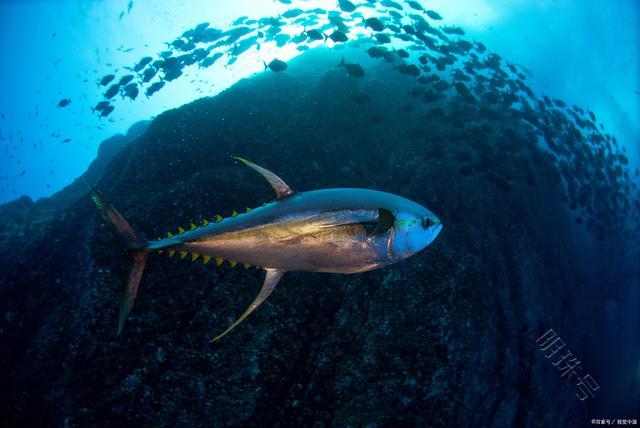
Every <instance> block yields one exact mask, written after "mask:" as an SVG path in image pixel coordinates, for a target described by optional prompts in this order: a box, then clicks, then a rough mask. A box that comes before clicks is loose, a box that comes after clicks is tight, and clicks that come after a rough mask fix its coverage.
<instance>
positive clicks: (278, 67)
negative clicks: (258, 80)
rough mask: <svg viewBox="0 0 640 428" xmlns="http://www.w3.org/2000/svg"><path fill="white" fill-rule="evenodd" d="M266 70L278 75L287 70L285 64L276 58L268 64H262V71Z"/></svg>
mask: <svg viewBox="0 0 640 428" xmlns="http://www.w3.org/2000/svg"><path fill="white" fill-rule="evenodd" d="M267 68H268V69H269V70H271V71H274V72H276V73H279V72H281V71H285V70H286V69H287V63H286V62H284V61H282V60H279V59H277V58H276V59H274V60H272V61H271V62H270V63H268V64H267V63H266V62H264V69H265V70H266V69H267Z"/></svg>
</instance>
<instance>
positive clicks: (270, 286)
mask: <svg viewBox="0 0 640 428" xmlns="http://www.w3.org/2000/svg"><path fill="white" fill-rule="evenodd" d="M265 270H266V271H267V275H266V276H265V278H264V284H262V288H261V289H260V293H258V296H257V297H256V298H255V299H254V300H253V302H252V303H251V304H250V305H249V307H248V308H247V309H246V310H245V311H244V313H243V314H242V315H241V316H240V318H238V319H237V320H236V321H235V322H234V323H233V324H231V326H229V328H227V329H226V330H225V331H223V332H222V333H220V334H219V335H217V336H216V337H214V338H213V339H211V341H212V342H215V341H216V340H219V339H221V338H222V337H223V336H225V335H226V334H227V333H229V332H230V331H231V330H233V329H234V328H235V327H236V326H237V325H238V324H240V323H241V322H242V321H244V319H245V318H246V317H248V316H249V314H250V313H251V312H253V311H255V310H256V309H257V308H258V306H260V305H261V304H262V303H263V302H264V301H265V300H267V297H269V295H270V294H271V292H272V291H273V290H274V289H275V288H276V285H278V281H280V278H282V276H283V275H284V273H285V271H283V270H279V269H265Z"/></svg>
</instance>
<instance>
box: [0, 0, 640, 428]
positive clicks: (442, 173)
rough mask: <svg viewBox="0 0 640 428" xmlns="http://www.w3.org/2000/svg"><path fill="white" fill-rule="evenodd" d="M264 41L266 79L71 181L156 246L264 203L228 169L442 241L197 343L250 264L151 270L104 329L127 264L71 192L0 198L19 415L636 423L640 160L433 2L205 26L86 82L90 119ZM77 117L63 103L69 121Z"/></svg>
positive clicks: (155, 263) (246, 294) (240, 294)
mask: <svg viewBox="0 0 640 428" xmlns="http://www.w3.org/2000/svg"><path fill="white" fill-rule="evenodd" d="M282 3H285V2H282ZM277 48H284V49H287V48H288V49H290V50H291V49H293V50H294V51H296V52H299V53H300V54H299V55H297V56H296V57H294V58H292V59H289V57H290V56H291V55H288V57H287V58H285V57H282V58H279V57H278V52H280V51H278V50H277ZM256 50H267V52H270V53H272V54H270V55H271V56H270V57H269V58H264V63H263V68H264V71H263V72H260V73H258V74H256V75H255V76H252V77H250V78H248V79H244V80H241V81H240V82H238V83H236V84H235V85H233V86H232V87H230V88H229V89H227V90H226V91H224V92H222V93H220V94H218V95H217V96H215V97H208V98H202V99H199V100H196V101H193V102H192V103H190V104H187V105H185V106H182V107H180V108H177V109H174V110H170V111H166V112H164V113H162V114H160V115H159V116H158V117H156V118H155V119H154V120H153V121H152V122H151V123H150V124H149V125H148V126H147V124H141V125H139V126H138V127H137V128H136V129H132V130H131V132H130V134H129V135H127V136H125V137H118V138H116V139H112V140H107V141H105V142H104V143H103V149H102V150H101V151H100V153H99V155H98V158H97V159H96V161H95V162H94V164H93V165H92V166H91V167H90V168H89V170H87V172H86V173H85V174H84V175H83V178H84V179H86V180H87V181H88V182H90V183H91V184H97V186H98V187H99V188H100V189H101V190H103V191H104V193H105V194H108V195H109V196H110V198H111V199H112V202H113V203H114V205H115V206H117V207H118V208H119V209H120V210H121V212H122V213H123V214H125V216H126V217H127V218H128V219H129V220H130V221H131V222H132V223H133V224H134V225H135V227H136V229H137V230H140V231H143V232H145V233H146V234H147V235H148V237H149V238H154V237H155V236H159V235H160V234H164V233H165V232H166V231H167V230H171V231H173V232H174V233H176V232H177V231H178V227H179V226H185V225H189V224H191V223H197V224H201V223H202V221H205V220H206V221H208V220H211V219H212V218H215V216H216V214H221V215H222V216H228V215H230V213H231V212H232V210H239V209H243V208H244V207H254V206H258V205H260V204H261V203H263V202H268V201H269V200H270V197H271V194H270V193H269V189H268V188H267V187H266V186H265V185H264V183H262V182H261V181H260V180H259V179H257V178H256V177H254V176H253V175H250V174H251V173H250V172H247V171H245V170H244V169H241V168H240V167H238V166H237V165H236V164H234V162H232V159H231V158H230V157H229V155H243V156H246V157H248V158H250V159H252V160H255V161H256V162H258V163H260V164H263V165H264V166H267V167H269V168H270V169H272V170H274V171H275V172H277V173H278V175H280V176H281V177H283V178H284V179H285V180H286V181H287V182H288V183H289V184H290V185H291V186H292V187H293V188H295V189H299V190H312V189H315V188H323V187H367V188H375V189H379V190H386V191H389V192H393V193H397V194H400V195H403V196H406V197H408V198H411V199H413V200H416V201H418V202H420V203H424V204H426V205H427V206H429V207H433V208H434V209H435V210H437V212H438V214H439V216H440V217H441V218H442V219H443V222H444V223H445V224H446V225H447V227H446V229H445V230H444V231H443V233H442V236H441V237H440V238H439V239H438V241H436V242H435V243H434V244H433V246H432V250H431V251H429V252H427V253H425V254H422V255H421V256H419V257H416V258H415V259H412V260H409V261H406V262H403V263H401V264H399V265H397V266H395V267H392V268H389V269H384V270H380V271H376V272H370V273H365V274H361V275H357V276H348V277H347V276H326V275H320V274H308V273H300V274H295V273H294V274H291V275H289V276H288V277H287V278H286V279H285V280H283V283H282V285H281V286H280V287H279V289H278V290H277V292H275V293H274V296H273V297H272V298H271V300H270V303H269V304H266V305H265V308H264V309H262V311H260V312H259V313H257V314H255V315H254V316H253V319H252V322H246V323H245V325H243V328H242V329H238V330H237V332H236V334H235V335H234V336H233V337H231V336H230V337H229V340H228V341H226V342H224V344H223V345H216V346H211V345H209V344H208V342H207V339H208V338H210V336H211V334H212V333H215V332H218V331H219V330H220V327H223V326H225V325H226V324H228V323H229V321H232V320H233V318H234V317H235V316H236V315H237V314H238V313H239V312H240V311H241V310H242V309H244V307H245V306H246V303H247V302H248V301H249V300H250V299H251V298H252V297H253V296H254V295H255V291H254V289H255V288H257V287H259V285H260V282H261V280H262V275H261V274H260V273H259V272H257V271H256V270H249V271H247V272H240V271H238V270H237V268H236V269H231V268H230V267H229V266H228V265H223V266H221V267H219V268H211V267H210V266H201V265H200V264H192V263H190V262H188V261H183V260H179V259H177V258H172V259H170V260H169V261H167V259H166V258H164V257H166V256H156V257H155V258H151V259H150V260H149V266H148V268H147V272H146V273H145V277H144V279H143V282H142V285H141V292H142V293H144V298H143V299H141V301H140V302H139V303H138V304H137V307H136V310H135V311H134V312H133V313H132V316H131V318H130V320H129V326H128V328H127V330H126V331H125V334H124V335H123V336H121V337H117V338H116V337H114V335H113V331H114V320H115V319H116V312H117V309H116V304H115V302H116V300H117V297H116V296H117V294H118V288H119V275H120V264H119V262H118V259H117V255H115V254H114V250H113V249H112V248H111V245H110V242H109V240H108V239H107V238H106V237H105V236H104V235H105V234H104V226H103V225H102V224H101V222H100V220H99V218H98V217H97V215H96V213H95V210H94V208H93V207H91V205H90V201H89V199H88V197H87V196H86V190H85V188H84V186H83V185H82V184H81V182H80V180H76V182H74V183H73V184H71V185H70V186H68V187H67V188H65V189H64V190H63V191H61V192H59V193H57V194H56V195H54V196H53V197H51V198H48V199H42V200H39V201H36V202H32V201H31V200H30V199H28V198H21V199H19V200H17V201H14V202H12V203H9V204H6V205H4V206H2V207H0V217H1V218H2V221H0V284H2V286H1V287H0V309H2V313H3V314H4V316H3V318H2V321H0V327H1V329H2V330H1V331H2V333H1V334H2V336H1V337H2V349H1V350H0V362H1V363H2V364H1V365H2V369H0V381H1V382H0V383H2V385H4V386H3V388H2V390H0V394H1V395H0V398H1V399H2V405H1V406H2V407H1V408H2V415H3V417H4V419H5V420H7V421H8V422H9V424H14V425H18V424H25V423H30V424H33V423H36V424H37V423H44V421H54V423H55V424H66V425H71V426H82V425H87V424H88V425H95V424H103V423H105V422H109V423H122V424H125V425H138V424H152V425H165V426H169V425H170V426H173V425H186V424H189V425H198V426H209V425H215V426H217V425H229V424H231V425H238V424H239V425H245V424H246V425H252V424H253V425H269V424H275V423H276V422H278V423H280V424H282V425H316V426H324V425H328V426H333V425H336V426H345V425H346V426H349V425H360V424H362V425H372V426H376V425H409V426H424V425H433V426H445V425H446V426H451V425H453V426H477V425H493V426H504V425H516V426H528V425H533V426H550V425H552V426H582V425H584V424H585V423H586V421H589V420H591V418H594V417H603V416H605V415H607V417H633V416H636V417H637V416H638V414H637V411H638V406H637V403H639V402H640V376H638V375H637V373H636V372H637V367H638V364H639V363H640V343H638V337H639V336H638V334H637V333H638V329H637V327H638V317H637V309H638V300H637V298H638V291H637V287H638V282H637V281H638V271H637V268H638V262H637V259H638V255H639V247H638V235H639V234H640V218H639V214H640V197H639V195H638V169H637V168H635V167H634V166H632V165H631V163H630V162H629V159H628V157H627V154H626V151H625V147H624V145H622V144H620V143H619V142H618V141H617V140H616V138H615V137H614V136H612V135H610V134H608V133H606V132H605V131H604V129H603V127H602V125H601V124H600V123H599V122H598V120H597V118H596V117H595V115H594V113H592V112H591V111H589V110H588V109H586V108H584V107H580V106H576V105H568V104H566V103H565V102H564V101H562V100H561V99H557V98H555V97H554V96H553V94H538V93H536V92H535V91H533V90H532V89H531V88H530V87H529V86H528V85H527V83H526V82H527V75H528V71H527V70H526V69H524V68H523V67H522V66H519V65H515V64H513V63H511V62H509V60H508V59H505V58H502V57H500V56H499V55H497V54H496V53H494V52H491V50H490V48H489V47H488V46H485V45H484V44H483V43H482V42H481V41H479V40H472V39H470V38H468V37H466V36H465V31H464V29H463V28H461V27H458V26H456V25H455V23H453V22H447V20H446V16H443V14H442V15H441V14H440V13H439V12H438V11H436V10H431V9H430V8H429V7H428V3H427V2H416V1H407V2H405V1H397V2H396V1H391V0H382V1H366V2H350V1H347V0H340V1H338V2H337V3H336V6H335V7H334V8H330V9H325V8H312V9H311V8H306V7H305V2H300V3H293V4H291V5H290V6H288V7H287V8H285V9H284V10H283V12H282V13H281V14H280V15H278V16H269V17H255V18H253V17H247V16H243V17H239V18H237V19H235V20H234V21H233V22H232V23H230V25H229V26H225V27H221V28H214V27H212V26H210V25H209V24H208V23H206V22H203V23H200V24H197V25H194V26H193V27H192V28H190V29H189V30H187V31H185V32H184V33H182V34H180V35H176V37H174V38H171V39H169V40H167V43H166V49H164V50H162V51H159V52H147V53H145V54H144V55H142V56H141V57H140V58H139V59H138V60H137V61H136V62H135V63H132V64H129V65H128V66H125V67H118V68H117V70H116V69H115V68H114V70H113V71H112V72H110V73H108V74H106V75H104V76H101V77H100V78H99V79H98V82H97V84H98V85H99V86H100V87H101V88H102V90H103V94H102V97H101V98H100V99H97V100H94V102H92V103H91V110H92V112H93V114H94V115H95V116H97V117H102V118H108V117H109V116H110V115H112V114H114V112H117V111H118V109H119V108H121V107H122V105H123V103H124V102H129V101H131V102H138V101H139V100H141V99H142V97H154V96H157V95H158V94H159V93H161V92H162V91H166V90H168V89H169V88H170V87H171V85H174V84H176V83H177V82H179V81H180V80H181V79H184V78H185V76H187V75H188V71H189V70H190V69H194V68H208V67H214V66H220V64H222V65H224V66H226V67H228V70H233V67H234V64H235V63H236V62H237V61H239V60H240V59H241V58H242V57H243V55H247V53H248V52H251V51H256ZM74 104H76V101H75V100H72V99H70V98H67V97H63V98H61V99H60V100H59V102H58V108H60V109H65V108H69V107H71V106H73V105H74ZM634 297H635V298H634ZM601 302H605V304H604V305H603V304H601ZM634 314H636V315H634ZM550 329H555V331H558V332H561V334H562V337H563V338H564V341H565V342H566V343H567V348H566V349H567V350H568V349H569V348H571V350H572V352H573V353H574V354H575V356H576V357H577V358H580V359H581V361H582V371H581V372H579V373H577V374H576V375H575V376H574V377H573V378H570V379H567V378H566V377H565V376H561V374H560V371H559V370H558V368H557V365H554V364H553V363H552V361H551V360H550V359H549V358H546V355H545V353H544V352H541V351H540V348H539V346H538V345H539V343H538V342H537V341H536V339H538V338H539V337H541V336H543V335H544V334H545V332H547V331H548V330H550ZM612 331H615V332H616V333H615V334H610V332H612ZM592 333H595V334H594V335H593V336H592ZM605 345H609V346H610V347H611V349H614V350H615V351H616V352H615V353H613V354H611V353H610V354H608V353H606V352H605V351H603V348H606V346H605ZM620 354H624V356H620ZM588 374H591V375H593V378H595V379H597V381H598V383H599V390H594V391H593V392H594V395H595V396H594V397H591V401H588V402H586V403H585V401H583V400H581V399H579V398H577V397H576V392H578V391H580V389H579V388H577V387H576V386H575V384H576V378H577V377H580V378H581V379H582V377H581V376H586V375H588ZM633 376H635V377H633ZM630 377H631V379H630ZM629 379H630V380H629ZM634 412H635V413H634Z"/></svg>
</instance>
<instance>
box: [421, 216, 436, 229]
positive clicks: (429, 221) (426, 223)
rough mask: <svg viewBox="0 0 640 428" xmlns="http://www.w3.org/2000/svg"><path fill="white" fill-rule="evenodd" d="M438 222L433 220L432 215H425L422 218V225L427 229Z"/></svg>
mask: <svg viewBox="0 0 640 428" xmlns="http://www.w3.org/2000/svg"><path fill="white" fill-rule="evenodd" d="M435 223H436V222H435V221H433V220H432V219H431V218H430V217H425V218H423V219H422V227H424V228H425V229H428V228H430V227H431V226H433V225H434V224H435Z"/></svg>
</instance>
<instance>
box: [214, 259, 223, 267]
mask: <svg viewBox="0 0 640 428" xmlns="http://www.w3.org/2000/svg"><path fill="white" fill-rule="evenodd" d="M223 261H224V260H222V259H221V258H220V257H216V266H220V265H221V264H222V262H223Z"/></svg>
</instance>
